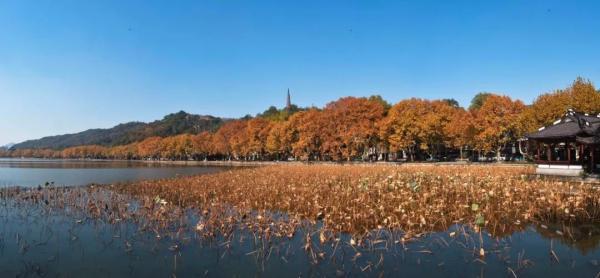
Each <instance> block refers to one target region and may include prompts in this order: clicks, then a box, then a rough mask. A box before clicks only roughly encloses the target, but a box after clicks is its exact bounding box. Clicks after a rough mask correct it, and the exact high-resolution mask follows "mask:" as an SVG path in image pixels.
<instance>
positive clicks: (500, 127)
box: [473, 94, 525, 160]
mask: <svg viewBox="0 0 600 278" xmlns="http://www.w3.org/2000/svg"><path fill="white" fill-rule="evenodd" d="M524 109H525V105H524V104H523V102H521V101H520V100H515V101H513V100H512V99H511V98H510V97H507V96H501V95H495V94H491V95H489V96H488V97H486V99H485V102H484V103H483V105H482V106H481V108H479V109H476V110H474V111H473V113H474V114H473V115H474V121H473V122H474V126H475V133H476V135H475V143H476V145H477V147H478V148H479V149H480V150H483V151H495V152H496V158H497V160H500V153H501V150H502V149H503V148H504V147H505V146H506V144H508V143H510V142H515V141H516V140H517V139H518V138H520V137H521V135H522V134H523V131H522V129H521V128H520V126H519V121H518V120H519V117H520V114H521V113H522V112H523V110H524Z"/></svg>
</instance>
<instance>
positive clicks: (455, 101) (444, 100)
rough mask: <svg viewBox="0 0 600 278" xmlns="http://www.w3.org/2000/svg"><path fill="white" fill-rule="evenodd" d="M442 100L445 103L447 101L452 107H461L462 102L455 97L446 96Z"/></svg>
mask: <svg viewBox="0 0 600 278" xmlns="http://www.w3.org/2000/svg"><path fill="white" fill-rule="evenodd" d="M442 101H443V102H445V103H447V104H448V105H450V106H451V107H454V108H459V107H460V104H459V103H458V101H457V100H455V99H453V98H445V99H442Z"/></svg>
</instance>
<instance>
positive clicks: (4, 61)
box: [0, 0, 600, 145]
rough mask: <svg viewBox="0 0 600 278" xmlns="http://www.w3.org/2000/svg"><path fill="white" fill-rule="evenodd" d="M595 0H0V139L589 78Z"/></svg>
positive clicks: (597, 51)
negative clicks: (173, 117)
mask: <svg viewBox="0 0 600 278" xmlns="http://www.w3.org/2000/svg"><path fill="white" fill-rule="evenodd" d="M599 10H600V1H533V0H519V1H496V3H492V1H464V2H461V1H411V2H404V1H377V0H363V1H306V0H303V1H294V2H291V1H230V0H219V1H189V2H188V1H126V0H118V1H108V0H102V1H80V0H73V1H57V0H46V1H44V0H35V1H27V0H14V1H12V0H0V145H1V144H4V143H8V142H19V141H22V140H25V139H31V138H37V137H41V136H45V135H54V134H62V133H70V132H77V131H81V130H85V129H87V128H92V127H110V126H113V125H115V124H118V123H121V122H127V121H133V120H137V121H151V120H155V119H159V118H161V117H162V116H164V115H165V114H167V113H171V112H176V111H179V110H185V111H188V112H191V113H197V114H212V115H217V116H225V117H241V116H243V115H245V114H248V113H249V114H256V113H258V112H261V111H262V110H264V109H265V108H267V107H268V106H270V105H278V106H282V105H283V104H284V102H285V92H286V89H287V88H288V87H289V88H290V89H291V91H292V100H293V102H294V103H296V104H298V105H301V106H308V105H313V104H314V105H317V106H321V105H323V104H325V103H327V102H329V101H332V100H335V99H337V98H339V97H341V96H347V95H353V96H367V95H370V94H374V93H377V94H381V95H382V96H383V97H384V98H385V99H387V100H388V101H390V102H397V101H398V100H400V99H403V98H408V97H411V96H417V97H423V98H430V99H432V98H455V99H457V100H458V101H459V102H460V103H461V105H464V106H466V105H468V103H469V101H470V99H471V98H472V96H473V95H474V94H475V93H477V92H480V91H491V92H499V93H504V94H507V95H510V96H512V97H516V98H520V99H522V100H524V101H525V102H526V103H529V102H531V101H532V100H533V99H534V98H535V96H537V95H538V94H540V93H543V92H547V91H550V90H553V89H558V88H564V87H565V86H567V85H568V84H569V83H570V82H571V81H572V80H574V79H575V77H577V76H583V77H587V78H590V79H591V80H592V81H595V82H600V63H599V61H600V16H598V11H599Z"/></svg>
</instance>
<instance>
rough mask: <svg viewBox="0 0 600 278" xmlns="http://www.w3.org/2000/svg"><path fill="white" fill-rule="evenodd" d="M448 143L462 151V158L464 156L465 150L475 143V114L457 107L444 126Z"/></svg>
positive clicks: (449, 145)
mask: <svg viewBox="0 0 600 278" xmlns="http://www.w3.org/2000/svg"><path fill="white" fill-rule="evenodd" d="M444 133H445V135H446V142H445V143H446V145H447V146H448V147H451V148H456V149H458V150H459V151H460V158H461V159H462V158H464V156H463V150H464V148H465V147H467V146H472V145H473V139H474V136H475V127H474V126H473V116H472V114H471V113H470V112H469V111H465V110H464V109H462V108H457V109H456V110H455V111H454V113H452V114H451V115H450V117H449V122H448V124H447V125H446V126H445V128H444Z"/></svg>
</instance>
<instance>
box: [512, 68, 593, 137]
mask: <svg viewBox="0 0 600 278" xmlns="http://www.w3.org/2000/svg"><path fill="white" fill-rule="evenodd" d="M568 109H574V110H575V111H578V112H583V113H598V112H600V93H598V91H596V88H595V87H594V85H593V84H592V83H591V82H590V81H589V80H586V79H583V78H581V77H578V78H577V79H576V80H575V81H573V83H572V84H571V86H569V87H568V88H566V89H564V90H557V91H554V92H551V93H546V94H542V95H540V96H538V97H537V98H536V99H535V101H534V102H533V104H532V105H531V106H529V107H528V108H527V109H526V110H525V111H524V112H523V116H522V118H521V123H522V125H523V127H524V129H525V130H526V131H527V132H533V131H535V130H537V129H538V128H539V127H541V126H547V125H550V124H552V122H554V121H555V120H557V119H560V118H561V117H562V116H564V114H565V113H566V111H567V110H568Z"/></svg>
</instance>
